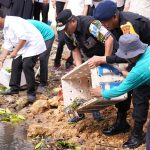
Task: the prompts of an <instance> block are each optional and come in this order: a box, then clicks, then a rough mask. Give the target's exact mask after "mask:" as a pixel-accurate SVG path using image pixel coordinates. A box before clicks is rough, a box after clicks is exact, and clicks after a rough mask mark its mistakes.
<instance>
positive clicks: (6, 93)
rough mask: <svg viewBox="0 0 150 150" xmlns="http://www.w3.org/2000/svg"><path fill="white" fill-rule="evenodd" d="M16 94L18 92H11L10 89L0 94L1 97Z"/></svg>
mask: <svg viewBox="0 0 150 150" xmlns="http://www.w3.org/2000/svg"><path fill="white" fill-rule="evenodd" d="M18 93H19V91H18V90H12V89H9V90H6V91H4V92H0V94H1V95H13V94H18Z"/></svg>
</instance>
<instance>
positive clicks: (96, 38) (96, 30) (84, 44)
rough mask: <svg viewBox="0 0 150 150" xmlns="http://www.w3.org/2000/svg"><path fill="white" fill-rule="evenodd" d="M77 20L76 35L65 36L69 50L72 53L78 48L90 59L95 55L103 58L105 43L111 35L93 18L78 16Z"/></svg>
mask: <svg viewBox="0 0 150 150" xmlns="http://www.w3.org/2000/svg"><path fill="white" fill-rule="evenodd" d="M76 18H77V29H76V31H75V33H74V34H73V35H72V36H69V35H68V34H67V33H66V34H65V42H66V44H67V46H68V48H69V49H70V50H71V51H72V50H74V49H75V48H77V47H78V48H79V49H82V52H83V54H85V55H86V56H87V57H88V58H90V57H92V56H94V55H97V56H103V55H104V53H105V48H104V42H105V40H106V39H107V38H108V37H109V36H110V35H111V33H110V32H109V31H108V30H107V29H104V27H103V26H102V25H101V23H100V22H99V21H98V20H95V19H94V18H93V17H91V16H77V17H76ZM114 45H115V44H114Z"/></svg>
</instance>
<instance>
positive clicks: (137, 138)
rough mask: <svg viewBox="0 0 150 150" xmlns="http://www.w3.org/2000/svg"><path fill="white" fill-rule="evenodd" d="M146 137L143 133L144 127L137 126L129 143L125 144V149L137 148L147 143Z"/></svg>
mask: <svg viewBox="0 0 150 150" xmlns="http://www.w3.org/2000/svg"><path fill="white" fill-rule="evenodd" d="M145 139H146V135H145V133H144V132H143V125H141V124H140V125H135V126H134V128H133V130H132V132H131V136H130V137H129V139H128V141H127V142H125V143H124V144H123V146H122V147H123V148H131V149H134V148H137V147H139V146H140V145H142V144H144V143H145Z"/></svg>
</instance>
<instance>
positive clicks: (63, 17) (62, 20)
mask: <svg viewBox="0 0 150 150" xmlns="http://www.w3.org/2000/svg"><path fill="white" fill-rule="evenodd" d="M72 17H73V15H72V12H71V10H70V9H65V10H63V11H61V12H60V14H59V15H58V16H57V18H56V22H57V30H58V31H61V30H64V29H65V27H66V25H67V23H68V22H69V21H70V20H71V18H72Z"/></svg>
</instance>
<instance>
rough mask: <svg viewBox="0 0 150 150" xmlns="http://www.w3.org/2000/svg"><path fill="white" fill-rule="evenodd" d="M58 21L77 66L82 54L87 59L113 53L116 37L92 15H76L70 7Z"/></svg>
mask: <svg viewBox="0 0 150 150" xmlns="http://www.w3.org/2000/svg"><path fill="white" fill-rule="evenodd" d="M56 21H57V30H59V31H60V30H64V31H65V42H66V44H67V46H68V48H69V50H71V51H72V55H73V59H74V62H75V65H76V66H79V65H80V64H82V57H81V56H83V57H84V58H85V59H87V58H90V57H92V56H94V55H98V56H103V55H106V56H109V55H111V54H112V50H113V44H114V47H115V42H114V39H113V37H112V35H111V33H110V32H109V31H108V30H107V29H106V28H105V27H104V26H102V25H101V23H100V21H98V20H95V19H94V18H93V17H91V16H74V15H72V12H71V10H70V9H65V10H63V11H62V12H61V13H60V14H59V15H58V17H57V18H56ZM81 53H82V54H81ZM94 116H95V115H94V114H93V117H94ZM83 118H84V115H83V114H79V118H71V119H70V120H69V122H77V121H79V120H81V119H83ZM94 119H95V117H94ZM96 120H97V119H96Z"/></svg>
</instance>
